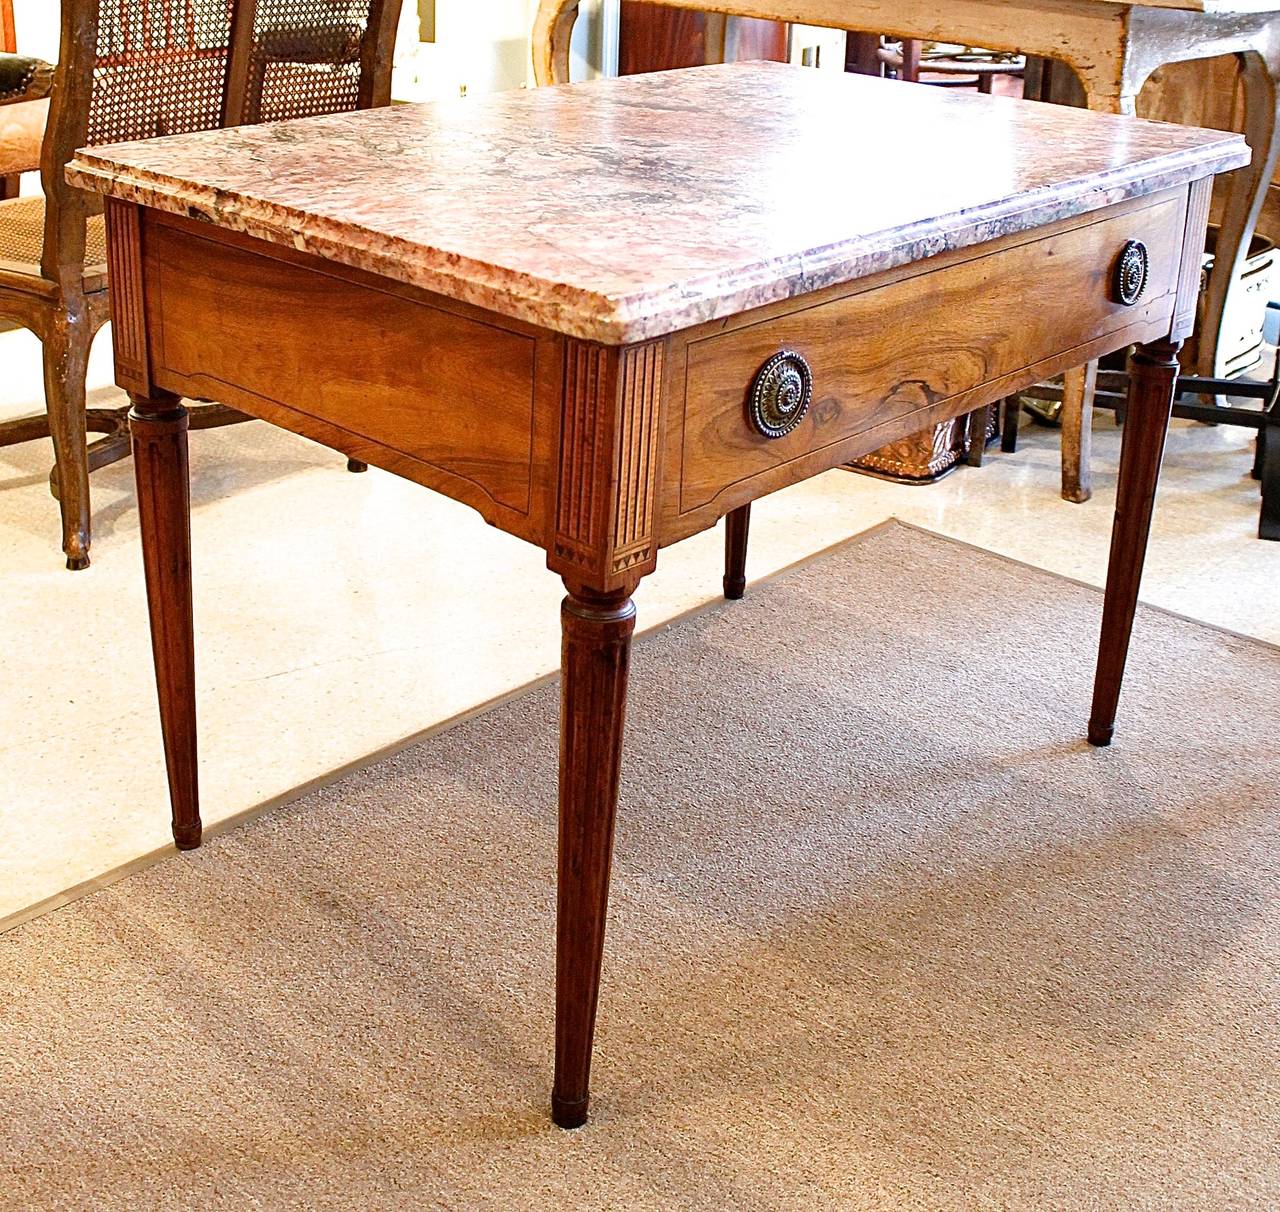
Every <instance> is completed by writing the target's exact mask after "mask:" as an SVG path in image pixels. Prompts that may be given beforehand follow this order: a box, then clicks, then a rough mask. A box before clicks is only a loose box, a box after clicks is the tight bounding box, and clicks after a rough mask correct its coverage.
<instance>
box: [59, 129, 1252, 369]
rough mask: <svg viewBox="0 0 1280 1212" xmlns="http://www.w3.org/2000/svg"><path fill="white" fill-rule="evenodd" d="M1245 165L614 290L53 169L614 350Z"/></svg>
mask: <svg viewBox="0 0 1280 1212" xmlns="http://www.w3.org/2000/svg"><path fill="white" fill-rule="evenodd" d="M1249 160H1250V152H1249V148H1248V145H1247V144H1246V143H1245V141H1244V137H1243V136H1242V135H1232V134H1227V133H1225V132H1224V134H1223V138H1222V140H1221V142H1220V143H1215V144H1209V145H1206V146H1202V147H1198V148H1192V149H1185V150H1183V151H1179V152H1172V153H1169V154H1167V155H1164V156H1156V157H1153V158H1151V159H1148V160H1144V161H1141V162H1138V163H1135V164H1130V165H1126V166H1125V167H1124V168H1122V169H1113V170H1111V171H1109V172H1104V173H1092V174H1089V175H1088V176H1085V177H1082V178H1080V179H1079V180H1076V181H1066V182H1056V183H1055V184H1054V185H1053V186H1052V187H1045V188H1041V189H1037V190H1032V191H1028V192H1025V193H1022V194H1019V195H1017V196H1015V197H1013V198H1010V199H1005V200H1003V201H1000V202H997V203H992V204H990V205H987V206H981V207H976V208H973V209H971V210H968V211H960V212H953V213H951V214H947V215H941V216H937V217H935V218H932V219H929V220H927V221H925V222H922V223H917V224H913V225H910V226H907V227H901V228H894V229H892V230H889V231H886V232H885V233H884V238H883V239H880V238H877V237H875V236H871V237H866V236H861V237H857V238H854V239H851V240H847V241H839V242H837V243H835V244H832V245H829V246H828V247H827V248H825V249H822V250H820V251H818V252H816V253H815V252H812V251H811V252H809V253H807V254H804V255H799V256H795V257H784V258H775V259H772V260H765V261H756V262H752V263H747V264H744V265H742V266H741V268H740V269H737V270H730V271H717V272H716V273H713V274H709V275H707V276H706V277H705V279H703V278H697V277H692V278H689V279H686V280H685V281H684V282H682V283H681V284H679V286H673V287H670V288H665V289H659V290H648V291H643V292H638V293H635V294H628V295H616V296H615V295H604V294H597V293H593V292H591V291H588V290H584V289H583V288H581V287H577V286H571V285H568V284H565V283H560V282H555V281H551V280H548V279H543V278H538V277H532V276H530V275H527V274H523V273H520V272H518V271H512V270H508V269H505V268H503V267H502V266H496V265H492V264H490V263H488V262H482V261H476V260H474V259H471V258H467V257H463V256H460V255H458V254H456V253H451V252H449V251H448V250H440V249H434V248H427V247H423V246H421V245H418V244H414V243H411V242H409V241H404V240H399V239H396V238H395V237H390V236H388V235H386V234H385V233H376V234H375V233H372V232H368V231H365V230H363V229H360V228H357V227H348V228H344V230H343V233H342V238H341V239H335V238H333V237H330V236H326V234H325V230H324V229H325V227H327V226H329V223H328V221H327V220H326V219H324V218H323V217H315V216H311V215H308V214H307V213H305V212H299V211H297V210H293V209H291V208H287V207H282V206H279V205H276V204H271V203H259V202H256V201H255V200H254V199H252V198H245V197H237V196H235V195H227V194H225V193H224V191H221V190H217V189H214V188H211V187H208V186H201V185H198V184H195V183H191V182H183V181H175V180H170V179H165V178H162V177H159V176H156V175H154V174H151V173H148V172H146V171H144V170H139V169H125V168H121V167H120V166H119V165H116V164H113V163H111V162H110V161H109V160H105V159H100V158H97V157H95V155H94V152H93V150H92V149H82V150H81V151H79V152H77V153H76V156H75V158H74V159H73V160H72V161H71V163H70V164H68V166H67V170H66V175H67V180H68V181H69V182H70V183H71V184H72V185H75V186H77V187H79V188H81V189H86V190H89V191H91V192H95V193H100V194H103V195H106V196H109V197H114V198H119V199H121V200H122V201H127V202H134V203H137V204H138V205H141V206H145V207H151V208H153V209H156V210H161V211H166V212H168V213H170V214H175V215H184V216H188V217H194V218H197V219H201V220H204V221H206V222H208V223H210V224H211V225H213V226H215V227H219V228H225V229H228V230H231V231H237V232H242V233H243V234H245V235H248V236H253V237H255V238H257V239H260V240H264V241H266V242H268V243H271V244H278V245H283V246H285V247H288V248H293V249H296V250H298V251H300V252H307V253H311V254H313V255H315V256H318V257H321V258H323V259H325V260H331V261H336V262H338V263H339V264H343V265H348V266H350V267H352V268H354V269H362V270H365V271H367V272H370V273H373V274H376V275H378V276H381V277H386V278H389V279H391V280H393V281H397V282H403V283H406V284H408V285H411V286H417V287H420V288H422V289H424V290H429V291H432V292H434V293H436V294H440V295H444V296H446V297H447V298H451V299H457V300H459V301H461V302H464V303H470V304H473V305H474V306H477V307H480V308H482V309H484V310H486V311H492V312H495V313H497V314H498V315H502V316H506V317H508V318H510V319H514V320H522V321H524V322H526V323H529V324H532V325H535V326H537V327H540V328H548V329H551V330H553V331H556V332H560V333H563V334H564V335H566V336H570V337H576V338H579V339H581V340H586V341H595V342H598V343H600V344H604V345H627V344H633V343H635V342H640V341H649V340H654V339H656V338H658V337H664V336H668V335H669V334H671V333H673V332H678V331H680V330H682V329H685V328H691V327H693V326H695V325H698V324H703V323H706V322H708V321H712V320H719V319H724V318H725V317H728V316H734V315H738V314H740V313H742V312H745V311H750V310H752V309H754V308H757V307H763V306H765V305H766V304H770V303H778V302H782V301H784V300H786V299H790V298H796V297H798V296H801V295H805V294H809V293H811V292H813V291H816V290H820V289H823V288H824V287H828V286H836V285H841V284H844V283H848V282H854V281H857V280H858V279H859V278H864V277H869V276H871V275H872V274H875V273H880V272H883V271H885V270H889V269H894V268H897V267H899V266H902V265H906V264H909V263H910V262H913V261H920V260H924V259H925V258H927V257H932V256H936V255H938V254H939V253H943V252H950V251H953V250H956V249H962V248H968V247H972V246H974V245H978V244H983V243H986V242H987V241H989V240H995V239H998V238H1000V237H1002V236H1009V235H1016V234H1018V233H1020V232H1024V231H1029V230H1032V229H1034V228H1037V227H1043V226H1045V225H1047V224H1049V223H1053V222H1055V221H1056V220H1059V219H1067V218H1073V217H1076V216H1079V215H1084V214H1088V213H1090V212H1092V211H1096V210H1101V209H1103V208H1105V207H1108V206H1112V205H1115V204H1116V203H1118V202H1123V201H1126V200H1128V199H1130V198H1135V197H1140V196H1143V195H1149V194H1155V193H1158V192H1160V191H1161V190H1164V189H1170V188H1173V187H1175V186H1179V185H1186V184H1189V183H1190V182H1191V181H1194V180H1198V179H1200V178H1203V177H1207V176H1211V175H1215V174H1217V173H1221V172H1226V171H1228V170H1230V169H1234V168H1239V167H1242V166H1243V165H1246V164H1248V163H1249Z"/></svg>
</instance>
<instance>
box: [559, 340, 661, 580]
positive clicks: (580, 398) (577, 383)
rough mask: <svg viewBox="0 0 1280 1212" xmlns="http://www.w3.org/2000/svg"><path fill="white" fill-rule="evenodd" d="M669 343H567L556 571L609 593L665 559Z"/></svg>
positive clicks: (562, 408) (562, 412) (561, 423)
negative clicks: (661, 550)
mask: <svg viewBox="0 0 1280 1212" xmlns="http://www.w3.org/2000/svg"><path fill="white" fill-rule="evenodd" d="M665 353H666V342H665V341H653V342H649V343H647V344H644V345H632V346H626V347H624V348H613V347H609V346H603V345H594V344H591V343H589V342H586V341H577V340H570V341H567V342H566V343H565V367H564V390H563V396H562V407H561V422H560V456H559V477H558V487H557V492H556V512H555V531H554V535H553V539H552V543H551V545H550V550H549V553H548V561H547V563H548V566H549V567H550V568H551V569H552V570H553V571H555V572H558V573H560V575H561V576H563V577H566V578H568V579H571V580H577V581H580V582H581V583H583V584H585V585H589V586H590V587H591V588H593V589H596V590H600V591H607V590H612V589H618V588H622V587H625V586H628V585H634V584H635V582H636V581H638V580H639V579H640V578H641V577H643V576H645V575H646V574H648V573H650V572H652V571H653V569H654V567H655V566H656V565H657V560H658V534H657V517H658V509H657V496H658V486H659V484H660V477H659V459H660V454H661V409H662V394H663V393H662V382H663V369H664V364H665Z"/></svg>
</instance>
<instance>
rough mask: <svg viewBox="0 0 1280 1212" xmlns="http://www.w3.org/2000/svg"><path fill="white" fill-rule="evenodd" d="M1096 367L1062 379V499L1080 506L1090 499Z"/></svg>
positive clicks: (1092, 365)
mask: <svg viewBox="0 0 1280 1212" xmlns="http://www.w3.org/2000/svg"><path fill="white" fill-rule="evenodd" d="M1097 387H1098V364H1097V362H1090V363H1089V364H1088V365H1087V366H1081V367H1079V368H1077V369H1076V370H1073V371H1071V372H1070V373H1069V374H1065V375H1063V377H1062V496H1063V499H1064V500H1067V501H1074V502H1075V503H1076V504H1077V505H1083V504H1084V502H1085V501H1087V500H1089V498H1090V497H1092V496H1093V465H1092V458H1093V397H1094V393H1095V392H1096V391H1097Z"/></svg>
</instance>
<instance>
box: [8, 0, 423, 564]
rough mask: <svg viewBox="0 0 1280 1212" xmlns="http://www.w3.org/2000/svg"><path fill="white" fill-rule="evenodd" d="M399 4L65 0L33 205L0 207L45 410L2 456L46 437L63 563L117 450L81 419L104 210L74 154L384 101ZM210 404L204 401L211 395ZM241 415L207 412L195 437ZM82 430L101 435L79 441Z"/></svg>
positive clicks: (109, 437) (373, 0)
mask: <svg viewBox="0 0 1280 1212" xmlns="http://www.w3.org/2000/svg"><path fill="white" fill-rule="evenodd" d="M399 12H400V0H63V4H62V44H61V52H60V58H59V62H58V66H57V74H56V80H55V85H54V91H53V101H52V105H51V109H50V114H49V125H48V131H47V133H46V136H45V141H44V148H43V154H42V176H43V184H44V195H43V197H33V198H21V199H16V200H12V201H6V202H0V317H4V318H7V319H10V320H13V321H15V322H17V323H18V324H21V325H23V326H24V327H26V328H29V329H30V330H31V331H32V332H34V333H35V334H36V336H38V337H39V338H40V341H41V343H42V346H43V349H44V370H45V376H44V377H45V406H46V411H45V413H44V414H42V415H39V416H34V417H29V418H23V419H20V420H16V421H10V422H5V423H3V424H0V446H7V445H12V444H14V443H16V442H27V441H32V440H34V439H37V438H43V437H51V438H52V439H53V446H54V453H55V466H54V472H53V476H52V477H51V481H52V482H51V487H52V488H53V490H54V493H55V495H56V496H57V498H58V500H59V503H60V506H61V511H62V548H63V551H64V553H65V554H66V558H67V567H68V568H71V569H81V568H85V567H87V566H88V563H89V543H90V506H89V473H90V471H92V470H93V469H94V468H97V467H101V466H103V465H104V464H106V463H110V462H114V461H115V460H117V459H120V458H124V457H125V456H126V455H127V454H128V453H129V437H128V431H127V411H128V410H127V409H89V410H87V411H86V408H85V369H86V365H87V362H88V357H89V348H90V346H91V344H92V342H93V338H94V336H95V335H96V333H97V332H98V330H99V329H100V328H101V327H102V325H103V324H105V323H106V322H107V319H108V318H109V315H110V305H109V302H108V294H107V279H108V265H107V250H106V231H105V227H104V225H103V218H102V213H101V206H100V204H98V203H97V202H96V200H95V199H93V198H92V197H91V196H90V195H87V194H85V193H83V192H82V191H80V190H75V189H72V188H71V187H70V186H69V185H68V184H67V182H66V180H65V177H64V169H65V167H66V164H67V162H68V161H69V160H70V159H71V155H72V153H73V152H74V151H75V149H76V148H77V147H83V146H85V144H87V143H99V144H101V143H115V142H122V141H126V140H137V139H150V138H153V137H155V136H157V135H169V134H177V133H182V132H186V131H196V130H206V129H210V128H215V127H219V126H236V125H239V124H241V123H244V122H247V121H250V120H253V121H258V120H269V119H272V118H277V117H278V118H294V117H301V116H304V115H307V114H324V113H332V112H335V111H340V110H348V109H355V108H369V107H372V106H376V105H385V104H387V103H389V101H390V97H391V56H392V51H393V48H394V39H395V31H396V25H397V22H398V20H399ZM209 398H211V399H214V398H216V394H215V395H213V396H210V397H209ZM242 419H244V418H243V417H242V416H241V415H240V414H238V413H236V412H233V411H231V410H229V409H227V408H221V407H217V406H211V407H209V408H208V409H205V410H201V411H199V412H198V413H195V414H193V425H194V426H195V427H202V428H203V427H210V426H213V425H223V424H228V423H231V422H234V421H237V420H242ZM86 431H88V432H94V433H101V434H104V435H105V437H103V438H102V439H101V440H99V441H98V442H95V443H94V444H93V445H92V446H87V445H86Z"/></svg>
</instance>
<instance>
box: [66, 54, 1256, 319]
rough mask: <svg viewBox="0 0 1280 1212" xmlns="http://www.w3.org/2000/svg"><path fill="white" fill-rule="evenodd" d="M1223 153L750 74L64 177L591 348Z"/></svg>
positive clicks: (1104, 197)
mask: <svg viewBox="0 0 1280 1212" xmlns="http://www.w3.org/2000/svg"><path fill="white" fill-rule="evenodd" d="M1248 154H1249V153H1248V150H1247V148H1246V146H1245V144H1244V142H1243V140H1242V139H1241V138H1240V136H1238V135H1232V134H1224V133H1222V132H1218V131H1202V130H1192V129H1189V128H1185V127H1178V126H1169V125H1164V124H1160V123H1150V122H1139V121H1135V120H1133V119H1128V118H1120V117H1113V116H1110V115H1105V114H1093V113H1087V112H1085V111H1083V110H1075V109H1068V108H1064V107H1060V106H1050V105H1040V104H1036V103H1032V102H1023V101H1011V100H1004V99H1000V98H994V97H984V96H979V95H977V94H961V93H955V92H952V91H950V90H947V89H940V88H930V87H928V86H924V85H909V84H899V83H896V82H892V81H885V80H877V79H871V78H869V77H865V76H855V75H843V74H837V73H830V72H823V71H814V70H812V69H807V68H799V67H789V66H785V65H779V64H762V63H750V64H735V65H728V66H716V67H706V68H695V69H692V70H688V71H679V72H663V73H660V74H657V75H651V76H632V77H628V78H626V79H623V80H600V81H596V82H593V83H590V84H575V85H566V86H562V87H556V88H544V89H536V90H532V91H519V92H511V93H502V94H498V95H495V96H490V97H484V98H474V99H469V100H460V101H456V102H446V103H438V104H432V105H406V106H395V107H392V108H390V109H382V110H373V111H366V112H363V113H355V114H341V115H335V116H333V117H325V118H309V119H304V120H301V121H297V122H285V123H275V124H269V125H266V126H258V127H247V128H240V129H237V130H224V131H208V132H204V133H200V134H193V135H179V136H175V137H172V138H163V139H153V140H150V141H147V142H142V143H129V144H120V145H117V146H114V147H110V148H97V149H91V150H87V151H82V152H80V153H79V154H78V155H77V156H76V158H75V160H74V161H73V162H72V164H71V166H70V168H69V170H68V175H69V177H70V179H71V180H72V181H73V182H75V183H76V184H78V185H81V186H83V187H85V188H87V189H92V190H96V191H99V192H101V193H105V194H110V195H113V196H115V197H119V198H124V199H128V200H132V201H135V202H139V203H141V204H143V205H145V206H151V207H157V208H159V209H162V210H166V211H172V212H175V213H177V214H193V215H197V216H199V217H201V218H204V219H206V220H208V221H209V222H211V223H213V224H216V225H218V226H221V227H226V228H231V229H234V230H237V231H243V232H247V233H249V234H251V235H253V236H257V237H260V238H261V239H264V240H268V241H271V242H273V243H277V244H285V245H288V246H290V247H293V248H298V249H304V250H307V251H310V252H313V253H315V254H317V255H319V256H321V257H325V258H328V259H331V260H334V261H339V262H342V263H344V264H347V265H351V266H355V267H357V268H361V269H366V270H371V271H372V272H374V273H377V274H381V275H384V276H386V277H389V278H392V279H396V280H399V281H402V282H407V283H411V284H414V285H418V286H422V287H426V288H428V289H430V290H433V291H437V292H439V293H441V294H444V295H447V296H450V297H452V298H456V299H461V300H464V301H466V302H469V303H473V304H477V305H478V306H480V307H483V308H486V309H488V310H490V311H495V312H497V313H499V314H502V315H506V316H510V317H513V318H516V319H520V320H526V321H530V322H532V323H534V324H538V325H543V326H546V327H549V328H553V329H556V330H558V331H561V332H564V333H566V334H568V335H570V336H576V337H581V338H584V339H588V340H597V341H602V342H605V343H614V344H616V343H625V342H631V341H640V340H646V339H649V338H652V337H657V336H661V335H664V334H666V333H670V332H673V331H676V330H678V329H680V328H684V327H687V326H689V325H692V324H696V323H700V322H702V321H706V320H712V319H718V318H721V317H723V316H727V315H733V314H736V313H738V312H741V311H744V310H747V309H749V308H752V307H757V306H760V305H761V304H764V303H769V302H773V301H775V300H780V299H785V298H789V297H794V296H796V295H801V294H805V293H808V292H810V291H813V290H816V289H818V288H820V287H823V286H827V285H830V284H833V283H840V282H847V281H851V280H853V279H856V278H859V277H863V276H866V275H868V274H871V273H875V272H877V271H879V270H883V269H886V268H890V267H892V266H895V265H900V264H903V263H905V262H908V261H913V260H918V259H920V258H923V257H927V256H930V255H933V254H935V253H938V252H941V251H943V250H945V249H949V248H957V247H963V246H967V245H972V244H977V243H981V242H982V241H985V240H990V239H993V238H995V237H997V236H1002V235H1005V234H1008V233H1011V232H1016V231H1023V230H1027V229H1029V228H1033V227H1036V226H1039V225H1042V224H1045V223H1048V222H1051V221H1052V220H1054V219H1058V218H1062V217H1065V216H1070V215H1075V214H1080V213H1083V212H1087V211H1091V210H1096V209H1098V208H1100V207H1103V206H1106V205H1109V204H1111V203H1114V202H1117V201H1119V200H1121V199H1124V198H1128V197H1132V196H1134V195H1139V194H1147V193H1152V192H1155V191H1157V190H1160V189H1163V188H1165V187H1167V186H1172V185H1178V184H1183V183H1185V182H1187V181H1190V180H1193V179H1195V178H1199V177H1204V176H1207V175H1209V174H1211V173H1215V172H1220V171H1223V170H1224V169H1228V168H1234V167H1236V166H1238V165H1240V164H1243V163H1245V162H1247V160H1248Z"/></svg>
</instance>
